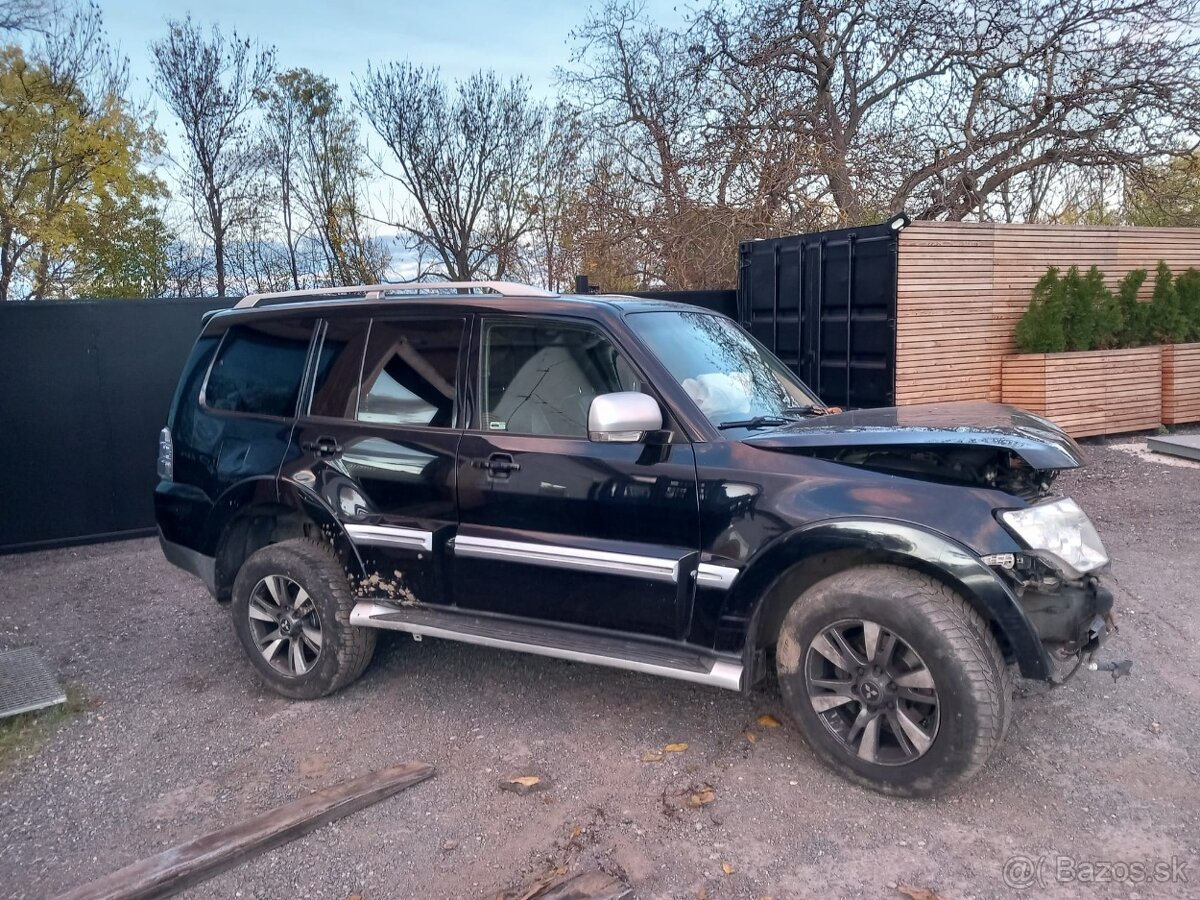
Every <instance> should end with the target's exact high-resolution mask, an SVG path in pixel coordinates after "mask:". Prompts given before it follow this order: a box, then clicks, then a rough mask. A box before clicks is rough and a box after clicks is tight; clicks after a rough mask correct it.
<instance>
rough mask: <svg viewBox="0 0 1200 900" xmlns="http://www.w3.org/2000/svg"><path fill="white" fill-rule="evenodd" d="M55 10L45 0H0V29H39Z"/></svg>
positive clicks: (53, 6) (52, 5)
mask: <svg viewBox="0 0 1200 900" xmlns="http://www.w3.org/2000/svg"><path fill="white" fill-rule="evenodd" d="M55 11H56V7H55V5H54V4H52V3H50V2H47V0H0V31H26V30H40V29H41V28H42V27H43V26H45V25H46V23H47V22H48V21H49V20H50V16H51V13H52V12H55Z"/></svg>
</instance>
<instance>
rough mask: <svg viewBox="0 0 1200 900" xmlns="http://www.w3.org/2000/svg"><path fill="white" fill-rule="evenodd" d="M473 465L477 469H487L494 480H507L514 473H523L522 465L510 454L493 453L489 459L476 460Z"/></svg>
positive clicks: (472, 462)
mask: <svg viewBox="0 0 1200 900" xmlns="http://www.w3.org/2000/svg"><path fill="white" fill-rule="evenodd" d="M471 465H472V466H474V467H475V468H476V469H487V473H488V474H489V475H491V476H492V477H493V478H507V477H508V476H509V474H510V473H512V472H519V471H521V464H520V463H519V462H515V461H514V460H513V458H512V456H511V454H508V453H493V454H492V455H491V456H489V457H488V458H487V459H475V460H472V461H471Z"/></svg>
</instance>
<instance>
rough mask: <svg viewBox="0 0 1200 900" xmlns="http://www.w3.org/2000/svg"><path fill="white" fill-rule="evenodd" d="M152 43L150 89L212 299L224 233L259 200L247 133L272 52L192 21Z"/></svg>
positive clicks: (257, 169) (221, 266)
mask: <svg viewBox="0 0 1200 900" xmlns="http://www.w3.org/2000/svg"><path fill="white" fill-rule="evenodd" d="M167 28H168V32H167V36H166V37H165V38H163V39H162V40H160V41H157V42H155V43H154V44H152V45H151V51H152V53H153V55H154V67H155V87H156V89H157V90H158V93H159V95H160V96H161V97H162V99H163V101H164V102H165V103H166V104H167V106H168V108H169V109H170V110H171V112H172V113H174V115H175V117H176V118H177V119H178V120H179V124H180V127H181V129H182V131H183V138H184V143H185V145H186V147H187V154H188V158H187V160H186V161H185V162H184V163H183V165H182V166H181V170H182V173H183V178H184V183H185V186H186V189H187V191H188V194H189V196H190V197H191V199H192V202H193V208H194V209H195V211H196V218H197V222H198V223H199V224H200V226H201V230H202V232H203V233H204V234H205V236H206V237H207V238H208V239H209V240H211V241H212V244H213V259H214V268H215V273H216V287H217V296H219V297H224V296H225V292H226V283H225V281H226V278H225V249H226V240H227V236H228V235H229V233H230V231H231V229H236V228H238V227H239V226H241V225H242V224H243V223H244V222H246V221H248V220H250V219H252V218H253V216H254V214H255V210H256V208H257V207H258V206H259V205H261V203H262V202H263V198H262V196H261V194H260V192H259V188H260V186H261V184H262V181H261V177H260V176H261V170H262V160H263V156H264V153H263V151H262V148H261V147H259V146H257V145H256V142H255V133H254V131H253V129H252V127H251V116H250V113H251V110H252V109H253V108H254V104H255V96H256V94H257V93H258V92H260V91H262V90H263V89H264V88H266V87H267V85H268V84H269V82H270V79H271V75H272V73H273V71H274V65H275V51H274V49H273V48H263V47H260V46H258V45H257V44H252V43H251V42H250V41H249V40H247V39H245V38H242V37H239V36H238V34H237V33H236V32H234V33H232V34H231V35H230V36H228V37H226V36H225V35H223V34H222V33H221V31H220V30H219V29H218V28H216V27H215V26H214V27H213V29H212V31H211V32H210V33H209V34H208V35H207V36H206V35H205V34H204V32H203V31H202V30H201V28H200V26H199V25H197V24H196V23H195V22H193V21H192V19H191V18H190V17H189V18H186V19H184V20H182V21H179V20H172V21H169V22H168V23H167Z"/></svg>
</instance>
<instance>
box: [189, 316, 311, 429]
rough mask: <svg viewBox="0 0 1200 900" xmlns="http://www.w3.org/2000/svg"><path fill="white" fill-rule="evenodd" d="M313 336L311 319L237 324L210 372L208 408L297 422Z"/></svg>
mask: <svg viewBox="0 0 1200 900" xmlns="http://www.w3.org/2000/svg"><path fill="white" fill-rule="evenodd" d="M311 337H312V321H311V320H303V321H290V322H289V321H283V322H262V323H256V324H254V325H234V326H233V327H232V328H230V329H229V331H228V332H227V333H226V334H225V339H224V340H223V341H222V342H221V349H220V350H219V351H218V353H217V358H216V361H215V362H214V363H213V367H212V370H211V371H210V372H209V375H208V383H207V384H206V385H205V388H204V405H205V406H207V407H209V408H210V409H219V410H224V411H226V412H239V413H250V414H253V415H261V416H278V417H280V418H291V417H292V415H294V414H295V411H296V398H297V397H298V396H299V394H300V381H301V379H302V378H303V376H304V361H305V359H306V358H307V356H308V344H309V339H310V338H311Z"/></svg>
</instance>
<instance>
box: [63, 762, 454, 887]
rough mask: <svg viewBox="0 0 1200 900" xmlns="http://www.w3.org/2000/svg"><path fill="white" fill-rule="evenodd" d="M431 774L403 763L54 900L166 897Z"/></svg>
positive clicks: (425, 767) (208, 836)
mask: <svg viewBox="0 0 1200 900" xmlns="http://www.w3.org/2000/svg"><path fill="white" fill-rule="evenodd" d="M433 773H434V768H433V766H430V765H426V764H425V763H418V762H409V763H402V764H400V765H397V766H390V767H389V768H386V769H379V770H378V771H375V772H370V773H368V774H366V775H362V776H360V777H358V778H352V779H351V780H349V781H344V782H342V783H341V784H337V785H334V786H333V787H328V788H325V789H324V790H320V791H317V792H316V793H314V794H309V795H308V796H307V797H302V798H300V799H299V800H293V801H292V802H291V803H286V804H284V805H283V806H279V807H276V808H275V809H272V810H269V811H267V812H265V813H261V814H260V815H257V816H253V817H251V818H249V819H246V820H244V821H242V822H238V823H237V824H235V825H229V826H226V827H225V828H221V829H218V830H217V831H213V832H210V833H209V834H206V835H204V836H202V837H198V838H196V839H195V840H192V841H188V842H187V843H186V844H180V845H179V846H177V847H172V848H171V849H170V850H164V851H163V852H162V853H159V854H157V855H156V856H151V857H148V858H146V859H143V860H139V861H138V862H135V863H133V864H132V865H128V866H126V867H125V868H123V869H119V870H117V871H116V872H113V873H112V874H110V875H105V876H104V877H103V878H98V879H96V880H95V881H93V882H90V883H88V884H85V885H82V886H80V887H77V888H75V889H74V890H72V891H68V892H67V893H65V894H63V895H62V896H61V897H59V900H135V898H150V897H169V896H171V895H172V894H176V893H178V892H179V891H181V890H183V889H184V888H188V887H191V886H192V885H194V884H197V883H199V882H201V881H204V880H205V879H207V878H211V877H212V876H213V875H216V874H217V873H218V872H223V871H224V870H225V869H228V868H231V867H232V866H235V865H238V864H239V863H242V862H245V861H246V860H248V859H250V858H251V857H253V856H257V855H258V854H259V853H263V852H265V851H267V850H270V849H272V848H274V847H278V846H280V845H282V844H286V843H288V842H289V841H293V840H295V839H296V838H298V837H300V836H301V835H304V834H307V833H308V832H310V831H312V830H313V829H315V828H319V827H321V826H322V825H325V824H327V823H329V822H333V821H335V820H337V819H340V818H342V817H343V816H348V815H350V814H351V813H353V812H357V811H358V810H360V809H363V808H364V807H367V806H370V805H371V804H373V803H378V802H379V801H380V800H383V799H385V798H387V797H390V796H392V795H393V794H396V793H399V792H400V791H402V790H404V789H405V788H408V787H412V786H413V785H414V784H417V783H418V782H421V781H424V780H425V779H426V778H428V777H429V776H431V775H432V774H433Z"/></svg>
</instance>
